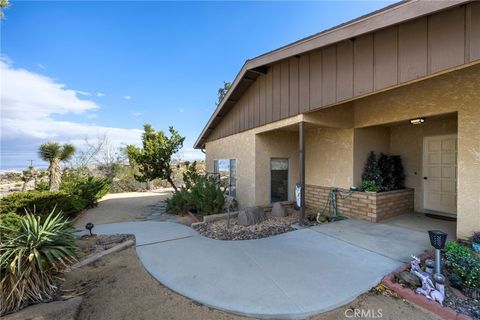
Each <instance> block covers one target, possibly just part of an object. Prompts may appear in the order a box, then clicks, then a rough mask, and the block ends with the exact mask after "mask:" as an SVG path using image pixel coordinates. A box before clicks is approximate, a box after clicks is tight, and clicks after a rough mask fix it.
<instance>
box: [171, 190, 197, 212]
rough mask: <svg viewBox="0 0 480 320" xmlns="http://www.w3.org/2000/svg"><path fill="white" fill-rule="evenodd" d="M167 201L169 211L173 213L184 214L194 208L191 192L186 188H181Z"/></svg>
mask: <svg viewBox="0 0 480 320" xmlns="http://www.w3.org/2000/svg"><path fill="white" fill-rule="evenodd" d="M166 202H167V205H166V210H167V212H169V213H173V214H179V215H184V214H186V213H187V212H188V210H190V209H192V208H193V203H192V201H191V194H190V192H188V190H187V189H185V188H181V189H179V190H178V191H177V192H175V193H174V194H173V195H172V196H171V197H170V198H169V199H167V201H166Z"/></svg>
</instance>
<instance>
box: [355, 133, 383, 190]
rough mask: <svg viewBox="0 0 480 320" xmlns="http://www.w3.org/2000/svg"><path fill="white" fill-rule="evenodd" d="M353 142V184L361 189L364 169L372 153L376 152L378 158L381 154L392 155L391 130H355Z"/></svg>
mask: <svg viewBox="0 0 480 320" xmlns="http://www.w3.org/2000/svg"><path fill="white" fill-rule="evenodd" d="M353 140H354V145H353V152H354V158H353V184H354V185H355V186H356V187H360V186H361V184H362V173H363V168H364V167H365V162H366V161H367V157H368V155H369V153H370V151H373V152H375V154H376V155H377V156H379V155H380V153H381V152H383V153H385V154H388V153H390V128H388V127H369V128H359V129H355V131H354V139H353Z"/></svg>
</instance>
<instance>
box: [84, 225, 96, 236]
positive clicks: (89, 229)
mask: <svg viewBox="0 0 480 320" xmlns="http://www.w3.org/2000/svg"><path fill="white" fill-rule="evenodd" d="M93 227H94V226H93V223H91V222H89V223H87V224H86V225H85V229H87V230H88V231H89V232H90V237H91V236H93V234H92V229H93Z"/></svg>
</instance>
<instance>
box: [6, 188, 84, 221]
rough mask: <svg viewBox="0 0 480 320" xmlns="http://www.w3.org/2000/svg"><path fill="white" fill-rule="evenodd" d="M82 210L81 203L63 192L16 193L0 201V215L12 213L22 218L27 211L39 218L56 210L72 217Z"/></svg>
mask: <svg viewBox="0 0 480 320" xmlns="http://www.w3.org/2000/svg"><path fill="white" fill-rule="evenodd" d="M83 208H84V206H83V202H81V201H78V199H76V198H75V197H72V196H70V195H69V194H67V193H65V192H63V191H29V192H17V193H12V194H10V195H8V196H6V197H4V198H2V199H0V213H1V214H5V213H9V212H13V213H16V214H18V215H21V216H23V215H25V212H26V210H29V211H31V212H35V213H36V214H37V215H39V216H46V215H48V214H49V213H50V212H52V210H53V209H56V211H57V212H60V211H61V212H63V214H64V215H65V216H66V217H74V216H75V215H76V214H77V213H79V212H80V211H82V210H83Z"/></svg>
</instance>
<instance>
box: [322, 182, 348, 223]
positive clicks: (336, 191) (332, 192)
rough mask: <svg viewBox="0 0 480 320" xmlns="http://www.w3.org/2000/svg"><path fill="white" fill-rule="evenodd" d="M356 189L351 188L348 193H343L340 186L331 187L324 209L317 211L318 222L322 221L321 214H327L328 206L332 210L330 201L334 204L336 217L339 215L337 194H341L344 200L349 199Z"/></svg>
mask: <svg viewBox="0 0 480 320" xmlns="http://www.w3.org/2000/svg"><path fill="white" fill-rule="evenodd" d="M355 191H356V190H350V191H348V192H346V193H342V191H340V190H339V189H338V188H332V189H330V191H329V192H328V197H327V201H325V205H324V206H323V209H322V211H319V212H318V213H317V219H316V220H317V222H318V223H321V221H320V216H323V215H325V212H326V211H327V208H328V209H329V210H330V203H331V204H332V207H333V214H334V217H335V218H336V217H339V215H338V214H337V199H336V195H339V196H340V199H342V200H345V199H348V198H349V197H350V196H351V195H352V194H353V193H355Z"/></svg>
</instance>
